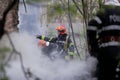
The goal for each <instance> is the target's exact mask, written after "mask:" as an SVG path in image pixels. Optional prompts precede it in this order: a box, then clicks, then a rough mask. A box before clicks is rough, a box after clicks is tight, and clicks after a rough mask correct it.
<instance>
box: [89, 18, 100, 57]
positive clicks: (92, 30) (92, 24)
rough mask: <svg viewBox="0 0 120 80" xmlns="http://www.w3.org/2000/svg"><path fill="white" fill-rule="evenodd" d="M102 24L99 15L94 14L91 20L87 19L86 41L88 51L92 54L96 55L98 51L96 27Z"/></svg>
mask: <svg viewBox="0 0 120 80" xmlns="http://www.w3.org/2000/svg"><path fill="white" fill-rule="evenodd" d="M101 24H102V20H101V19H100V17H99V16H95V17H94V18H93V19H92V20H90V21H89V23H88V27H87V41H88V48H89V53H90V54H91V55H93V56H96V55H97V51H98V35H97V29H98V27H100V25H101Z"/></svg>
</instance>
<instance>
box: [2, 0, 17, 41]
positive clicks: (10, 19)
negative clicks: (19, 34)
mask: <svg viewBox="0 0 120 80" xmlns="http://www.w3.org/2000/svg"><path fill="white" fill-rule="evenodd" d="M18 3H19V0H0V39H1V38H2V36H3V35H4V34H5V33H6V32H7V33H10V32H13V31H16V30H17V25H18V22H19V21H18Z"/></svg>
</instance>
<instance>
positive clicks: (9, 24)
mask: <svg viewBox="0 0 120 80" xmlns="http://www.w3.org/2000/svg"><path fill="white" fill-rule="evenodd" d="M18 3H19V0H0V39H1V38H2V36H3V35H4V34H6V33H7V34H9V33H11V32H14V31H17V30H18V29H17V25H18V22H19V21H18ZM1 46H2V45H1ZM7 51H9V48H2V47H0V56H1V57H0V61H1V62H0V73H2V74H3V75H0V76H1V77H0V80H8V78H7V76H6V73H5V69H4V66H5V65H4V63H3V61H4V59H5V52H7ZM2 53H3V54H2Z"/></svg>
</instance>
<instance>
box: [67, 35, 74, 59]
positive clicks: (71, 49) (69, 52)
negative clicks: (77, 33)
mask: <svg viewBox="0 0 120 80" xmlns="http://www.w3.org/2000/svg"><path fill="white" fill-rule="evenodd" d="M68 49H69V50H68V55H69V56H70V57H71V58H72V59H73V57H74V55H75V53H74V44H73V42H72V40H71V39H70V37H69V38H68Z"/></svg>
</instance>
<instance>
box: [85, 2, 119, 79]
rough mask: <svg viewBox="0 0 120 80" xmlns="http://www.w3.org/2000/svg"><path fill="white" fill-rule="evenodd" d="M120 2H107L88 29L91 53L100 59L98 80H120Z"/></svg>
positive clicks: (90, 22)
mask: <svg viewBox="0 0 120 80" xmlns="http://www.w3.org/2000/svg"><path fill="white" fill-rule="evenodd" d="M119 2H120V0H105V4H104V5H103V6H102V9H100V10H99V11H98V12H97V14H96V16H95V17H94V18H93V19H91V20H90V21H89V23H88V27H87V36H88V38H87V39H88V46H89V53H90V54H91V55H92V56H94V57H96V58H97V59H98V66H97V67H98V68H97V77H98V80H120V3H119Z"/></svg>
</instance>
